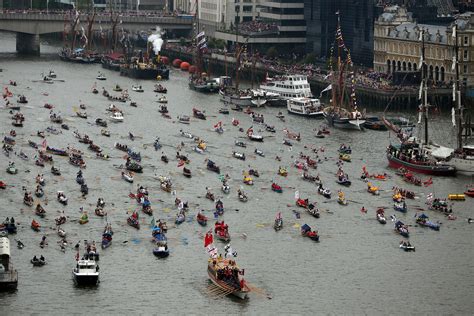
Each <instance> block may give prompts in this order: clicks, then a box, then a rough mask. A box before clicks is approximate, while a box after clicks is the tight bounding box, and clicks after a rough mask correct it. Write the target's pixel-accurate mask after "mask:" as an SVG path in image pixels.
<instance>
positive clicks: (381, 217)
mask: <svg viewBox="0 0 474 316" xmlns="http://www.w3.org/2000/svg"><path fill="white" fill-rule="evenodd" d="M375 216H376V218H377V221H378V222H379V223H380V224H383V225H385V224H387V219H386V218H385V212H384V209H383V208H382V207H379V208H378V209H377V211H376V213H375Z"/></svg>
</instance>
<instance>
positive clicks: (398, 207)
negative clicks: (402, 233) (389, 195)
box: [393, 201, 408, 213]
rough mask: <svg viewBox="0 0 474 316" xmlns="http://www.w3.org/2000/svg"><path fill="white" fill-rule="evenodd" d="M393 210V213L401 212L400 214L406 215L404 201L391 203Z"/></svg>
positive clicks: (406, 208)
mask: <svg viewBox="0 0 474 316" xmlns="http://www.w3.org/2000/svg"><path fill="white" fill-rule="evenodd" d="M393 208H394V210H395V211H398V212H402V213H406V212H407V210H408V207H407V204H406V203H405V201H403V202H395V203H393Z"/></svg>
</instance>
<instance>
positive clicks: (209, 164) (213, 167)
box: [206, 159, 220, 173]
mask: <svg viewBox="0 0 474 316" xmlns="http://www.w3.org/2000/svg"><path fill="white" fill-rule="evenodd" d="M206 168H207V169H208V170H210V171H213V172H215V173H220V168H219V166H217V165H216V164H215V163H214V161H212V160H210V159H208V160H207V165H206Z"/></svg>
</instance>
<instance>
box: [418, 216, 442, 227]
mask: <svg viewBox="0 0 474 316" xmlns="http://www.w3.org/2000/svg"><path fill="white" fill-rule="evenodd" d="M416 223H417V224H418V225H420V226H424V227H428V228H431V229H432V230H436V231H439V228H440V225H439V224H438V223H434V222H432V221H430V220H429V217H428V216H427V215H425V214H424V213H422V214H421V215H420V216H418V217H417V219H416Z"/></svg>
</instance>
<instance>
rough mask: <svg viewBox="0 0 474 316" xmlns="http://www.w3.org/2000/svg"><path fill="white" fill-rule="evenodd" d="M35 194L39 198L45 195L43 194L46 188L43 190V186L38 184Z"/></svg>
mask: <svg viewBox="0 0 474 316" xmlns="http://www.w3.org/2000/svg"><path fill="white" fill-rule="evenodd" d="M35 195H36V197H38V198H41V197H43V195H44V190H43V188H42V187H41V186H40V185H38V186H37V187H36V190H35Z"/></svg>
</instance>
